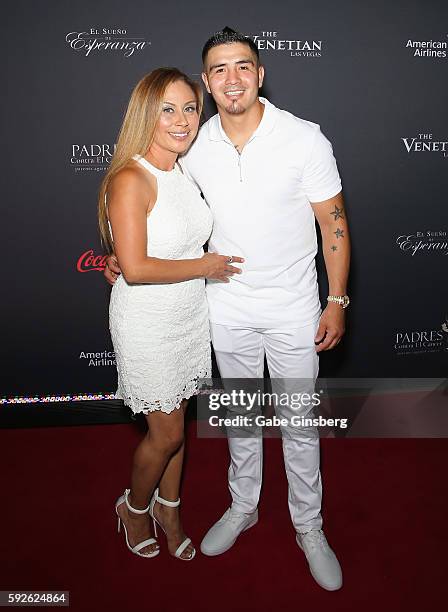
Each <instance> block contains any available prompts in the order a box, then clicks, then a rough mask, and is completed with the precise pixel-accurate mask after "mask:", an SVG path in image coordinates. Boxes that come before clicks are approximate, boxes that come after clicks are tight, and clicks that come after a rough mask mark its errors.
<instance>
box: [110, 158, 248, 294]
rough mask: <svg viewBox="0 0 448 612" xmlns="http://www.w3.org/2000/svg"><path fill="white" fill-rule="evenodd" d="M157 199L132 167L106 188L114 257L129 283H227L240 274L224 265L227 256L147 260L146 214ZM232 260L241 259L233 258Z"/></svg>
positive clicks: (154, 258) (152, 189) (152, 188)
mask: <svg viewBox="0 0 448 612" xmlns="http://www.w3.org/2000/svg"><path fill="white" fill-rule="evenodd" d="M156 197H157V194H156V190H155V188H154V186H153V185H151V184H150V183H149V181H148V180H147V179H146V178H145V177H143V176H142V175H141V173H140V172H139V170H138V169H135V168H125V169H123V170H121V171H120V173H119V174H117V176H115V177H114V178H113V180H112V181H111V183H110V186H109V189H108V196H107V208H108V215H109V221H110V224H111V226H112V233H113V238H114V248H115V254H116V256H117V259H118V262H119V266H120V268H121V272H122V274H123V276H124V278H125V279H126V281H127V282H128V283H177V282H180V281H185V280H191V279H194V278H213V279H216V280H221V281H224V282H229V278H228V277H229V276H232V275H233V274H236V273H239V272H240V269H239V268H235V267H234V266H231V265H230V264H228V263H227V257H226V256H224V255H217V254H215V253H206V254H205V255H204V256H203V257H201V258H198V259H179V260H170V259H159V258H157V257H148V256H147V239H148V237H147V214H148V210H151V208H152V206H154V203H155V200H156ZM148 202H149V207H148ZM233 261H235V262H242V261H243V260H242V259H241V258H240V257H234V258H233Z"/></svg>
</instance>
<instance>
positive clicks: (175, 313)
mask: <svg viewBox="0 0 448 612" xmlns="http://www.w3.org/2000/svg"><path fill="white" fill-rule="evenodd" d="M201 110H202V93H201V90H200V87H199V85H197V84H196V83H194V82H192V81H191V80H190V79H189V78H188V77H187V76H186V75H185V74H183V73H182V72H180V71H179V70H177V69H176V68H159V69H157V70H154V71H153V72H151V73H150V74H148V75H147V76H145V77H144V78H143V79H141V81H140V82H139V83H138V84H137V86H136V87H135V89H134V91H133V93H132V95H131V98H130V101H129V105H128V109H127V112H126V115H125V118H124V121H123V125H122V127H121V131H120V135H119V138H118V142H117V147H116V152H115V154H114V157H113V159H112V163H111V165H110V168H109V170H108V172H107V174H106V176H105V178H104V181H103V183H102V186H101V190H100V196H99V224H100V231H101V235H102V238H103V241H104V243H105V244H106V245H107V247H108V250H109V251H112V250H113V251H114V252H115V254H116V256H117V258H118V261H119V265H120V268H121V270H122V275H121V276H120V277H119V279H118V280H117V282H116V283H115V285H114V287H113V289H112V292H111V298H110V308H109V321H110V331H111V336H112V341H113V344H114V349H115V353H116V359H117V370H118V391H117V397H120V398H122V399H123V400H124V403H125V404H126V405H127V406H129V407H130V408H131V410H132V411H133V412H134V413H137V412H142V413H143V414H144V415H145V417H146V421H147V423H148V432H147V434H146V436H145V437H144V439H143V440H142V441H141V442H140V444H139V445H138V447H137V449H136V451H135V453H134V458H133V467H132V474H131V487H130V489H126V491H125V492H124V495H122V496H121V497H120V498H119V499H118V500H117V503H116V512H117V515H118V530H120V524H121V523H123V526H124V529H125V537H126V543H127V546H128V548H129V549H130V550H131V551H132V552H134V553H135V554H138V555H140V556H144V557H154V556H156V555H157V554H158V553H159V545H158V543H157V540H156V539H155V538H154V537H153V535H152V533H151V526H150V518H149V516H150V515H151V517H152V518H153V524H154V535H155V536H157V532H156V524H158V525H160V527H161V528H162V529H163V531H164V532H165V533H166V537H167V543H168V549H169V552H170V553H171V554H172V555H174V556H176V557H177V558H179V559H182V560H191V559H193V557H194V555H195V549H194V547H193V545H192V543H191V540H190V539H189V538H187V537H186V536H185V534H184V532H183V530H182V526H181V523H180V519H179V508H178V506H179V503H180V500H179V483H180V478H181V471H182V462H183V454H184V413H185V408H186V404H187V400H188V398H189V397H191V396H192V395H193V394H195V393H196V392H197V390H198V380H199V379H200V378H206V377H208V376H210V373H211V366H210V338H209V325H208V310H207V303H206V298H205V278H210V279H215V280H220V281H223V282H229V277H230V276H232V275H233V274H235V273H237V272H239V271H240V270H239V269H238V268H236V267H233V266H231V265H230V263H231V262H232V261H236V262H242V259H241V258H238V257H233V258H232V257H229V256H224V255H218V254H215V253H207V254H204V251H203V248H202V246H203V244H204V243H205V242H206V241H207V239H208V237H209V235H210V232H211V228H212V218H211V213H210V211H209V209H208V207H207V205H206V204H205V202H204V201H203V200H202V198H201V197H200V194H199V192H198V190H197V189H196V187H195V186H194V185H193V184H192V183H190V182H189V181H188V179H187V178H186V177H185V176H184V175H183V174H182V172H181V169H180V168H179V166H178V165H177V164H176V160H177V157H178V155H179V154H181V153H184V152H185V151H186V150H187V149H188V147H189V146H190V145H191V143H192V142H193V140H194V138H195V136H196V134H197V131H198V127H199V118H200V113H201ZM110 230H112V231H110ZM157 486H158V488H156V487H157ZM159 492H160V494H159ZM151 495H152V498H151ZM150 498H151V502H150V504H149V505H148V502H149V500H150Z"/></svg>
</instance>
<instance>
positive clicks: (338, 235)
mask: <svg viewBox="0 0 448 612" xmlns="http://www.w3.org/2000/svg"><path fill="white" fill-rule="evenodd" d="M333 234H336V238H344V230H341V229H339V227H338V228H337V230H336V231H335V232H333Z"/></svg>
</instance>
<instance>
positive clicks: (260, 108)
mask: <svg viewBox="0 0 448 612" xmlns="http://www.w3.org/2000/svg"><path fill="white" fill-rule="evenodd" d="M218 112H219V116H220V118H221V125H222V128H223V130H224V131H225V133H226V134H227V136H228V137H229V139H230V141H231V142H232V143H233V144H234V145H235V147H237V148H238V149H239V150H240V151H241V149H242V148H243V147H244V145H245V144H246V142H247V141H248V140H249V138H250V137H251V136H252V134H253V133H254V132H255V130H256V129H257V127H258V126H259V125H260V121H261V119H262V117H263V113H264V104H262V103H261V102H260V100H259V99H257V101H256V102H255V104H253V105H252V106H251V107H250V108H249V109H247V111H245V112H244V113H241V114H240V115H232V114H230V113H227V112H226V111H225V110H224V111H222V110H220V109H218Z"/></svg>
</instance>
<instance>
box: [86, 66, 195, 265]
mask: <svg viewBox="0 0 448 612" xmlns="http://www.w3.org/2000/svg"><path fill="white" fill-rule="evenodd" d="M176 81H184V82H185V83H186V84H187V85H189V86H190V87H191V89H192V90H193V92H194V95H195V98H196V102H197V109H198V114H199V115H200V114H201V112H202V105H203V95H202V89H201V86H200V85H199V84H198V83H195V82H194V81H192V80H191V79H190V78H189V77H188V76H187V75H186V74H184V73H183V72H181V71H180V70H178V69H177V68H157V69H156V70H153V71H152V72H150V73H149V74H147V75H146V76H144V77H143V78H142V79H141V80H140V81H139V82H138V83H137V85H136V86H135V88H134V90H133V92H132V94H131V97H130V100H129V103H128V108H127V110H126V114H125V116H124V120H123V124H122V126H121V128H120V132H119V135H118V141H117V145H116V149H115V153H114V155H113V157H112V161H111V163H110V166H109V168H108V170H107V172H106V175H105V177H104V179H103V181H102V183H101V186H100V191H99V196H98V223H99V229H100V234H101V242H102V244H103V246H104V247H105V248H106V250H107V252H108V253H111V252H113V240H112V236H111V233H110V229H109V224H108V216H107V207H106V194H107V189H108V186H109V183H110V181H111V180H112V178H113V177H114V176H115V175H116V174H117V172H119V171H120V170H121V169H122V168H124V167H125V166H126V164H128V163H129V161H130V160H131V159H132V157H133V156H134V155H142V156H144V155H146V153H147V152H148V150H149V148H150V146H151V144H152V141H153V139H154V134H155V131H156V127H157V122H158V120H159V117H160V114H161V112H162V104H163V98H164V95H165V91H166V89H167V87H168V86H169V85H171V83H174V82H176Z"/></svg>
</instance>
